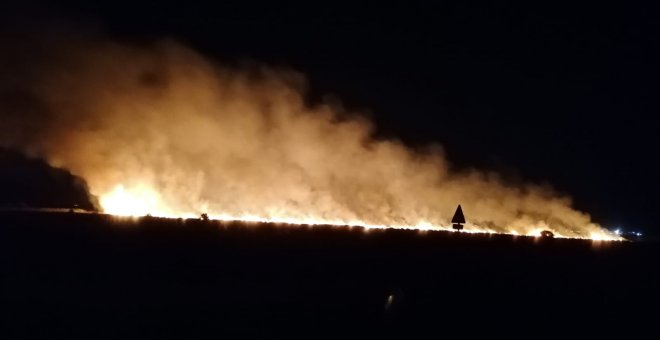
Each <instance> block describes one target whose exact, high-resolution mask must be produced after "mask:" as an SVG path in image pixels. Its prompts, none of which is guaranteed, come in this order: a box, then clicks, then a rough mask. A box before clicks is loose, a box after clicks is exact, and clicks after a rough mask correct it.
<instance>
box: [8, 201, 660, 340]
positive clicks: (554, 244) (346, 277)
mask: <svg viewBox="0 0 660 340" xmlns="http://www.w3.org/2000/svg"><path fill="white" fill-rule="evenodd" d="M653 246H654V245H653V244H644V243H630V242H616V243H592V242H590V241H576V240H558V239H554V240H552V239H551V240H539V239H533V238H527V237H518V238H513V237H509V236H496V235H491V236H488V235H465V234H455V233H443V232H432V233H418V232H413V231H397V230H372V231H369V232H365V231H363V230H362V229H360V228H353V229H348V228H336V227H284V226H276V225H267V224H242V223H224V224H220V223H214V222H210V223H204V222H202V221H197V220H195V221H192V220H191V221H181V220H162V219H154V218H143V219H141V220H139V221H132V220H116V219H114V218H112V217H108V216H103V215H93V214H89V215H88V214H66V213H24V212H23V213H8V212H5V213H0V255H1V258H0V270H1V271H0V278H1V281H0V284H1V285H0V288H1V291H0V308H1V310H2V314H3V316H2V320H0V325H1V327H2V328H1V329H0V330H1V334H0V339H14V338H26V339H35V338H38V339H54V338H60V339H71V338H84V339H95V338H111V339H126V338H138V339H146V338H152V339H166V338H175V339H195V338H215V339H222V338H236V339H238V338H279V337H282V338H292V337H296V338H307V339H315V338H339V339H346V338H358V337H360V338H367V339H374V338H383V337H391V338H403V339H405V338H428V339H439V338H452V339H453V338H456V335H463V336H464V337H468V338H470V337H475V336H480V335H485V336H492V337H496V336H497V338H499V336H502V335H504V336H507V337H508V336H512V337H524V338H538V337H542V336H544V335H546V336H547V335H558V336H561V337H572V336H577V335H578V334H580V335H584V336H585V337H588V338H593V337H595V336H596V335H600V334H605V335H612V334H623V335H626V334H625V333H627V332H633V333H636V332H641V331H642V330H643V331H646V332H649V331H653V330H654V329H655V328H656V324H655V323H656V322H658V321H657V318H658V316H659V315H660V314H659V311H660V307H659V306H660V305H659V304H658V302H659V301H660V300H659V299H658V295H659V293H658V289H659V288H660V271H659V268H658V264H659V263H658V261H657V260H658V259H659V254H660V252H658V251H656V250H655V249H654V247H653ZM388 297H389V298H388ZM388 300H389V303H388ZM631 334H632V333H630V334H627V337H629V336H630V335H631ZM638 334H639V333H638ZM653 337H654V336H652V337H651V338H653Z"/></svg>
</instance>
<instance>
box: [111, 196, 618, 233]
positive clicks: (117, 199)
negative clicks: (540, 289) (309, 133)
mask: <svg viewBox="0 0 660 340" xmlns="http://www.w3.org/2000/svg"><path fill="white" fill-rule="evenodd" d="M100 204H101V207H102V208H103V211H104V212H105V213H108V214H111V215H117V216H134V217H137V216H146V215H151V216H157V217H169V218H177V217H182V218H192V217H196V216H198V214H195V213H192V212H179V211H175V210H173V209H170V208H169V207H167V205H166V204H165V203H164V202H163V200H162V199H161V197H160V195H159V193H158V192H157V191H156V190H154V189H152V188H150V187H149V186H146V185H138V186H135V187H131V188H128V189H127V188H125V187H124V185H121V184H120V185H117V186H115V187H114V189H113V190H111V191H110V192H108V193H106V194H104V195H101V198H100ZM278 211H279V212H280V213H279V214H276V215H273V213H272V212H271V213H269V214H268V216H261V215H258V214H249V213H246V214H240V215H232V214H226V213H222V212H213V211H211V212H209V213H208V215H209V217H210V218H211V219H213V220H220V221H244V222H259V223H282V224H291V225H335V226H356V227H364V228H367V229H385V228H393V229H410V230H423V231H434V230H435V231H441V230H444V231H452V230H453V229H451V227H450V226H440V225H434V224H432V223H430V222H427V221H422V222H419V223H417V224H414V225H384V224H369V223H365V222H364V221H359V220H349V221H344V220H332V219H322V218H314V217H311V216H304V217H294V216H287V214H286V213H285V212H283V210H281V209H280V210H278ZM543 230H544V229H543V228H535V229H533V230H532V231H530V232H527V233H524V234H523V233H520V232H518V231H517V230H515V229H511V230H508V231H506V232H497V231H494V230H492V229H488V228H482V227H480V226H477V225H474V224H468V225H467V227H466V229H464V230H463V232H466V233H487V234H495V233H500V234H509V235H514V236H518V235H524V236H533V237H541V232H542V231H543ZM555 236H556V237H559V238H576V237H571V236H566V235H562V234H560V233H556V232H555ZM577 238H586V239H592V240H597V241H615V240H622V238H621V237H618V236H616V235H610V234H607V233H605V232H592V233H590V236H589V237H577Z"/></svg>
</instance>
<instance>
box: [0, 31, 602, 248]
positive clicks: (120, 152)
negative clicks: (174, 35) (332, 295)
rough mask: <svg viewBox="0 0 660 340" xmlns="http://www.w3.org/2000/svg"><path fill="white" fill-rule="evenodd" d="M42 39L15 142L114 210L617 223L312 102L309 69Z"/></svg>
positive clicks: (575, 233)
mask: <svg viewBox="0 0 660 340" xmlns="http://www.w3.org/2000/svg"><path fill="white" fill-rule="evenodd" d="M44 50H46V52H44ZM24 52H25V51H22V52H21V53H24ZM40 52H41V54H39V55H37V56H36V57H33V60H29V59H31V58H27V59H28V60H27V61H21V62H19V63H18V64H20V65H21V66H22V67H23V68H20V67H19V68H17V69H16V70H14V71H12V72H11V75H10V76H9V77H8V78H7V79H5V80H3V81H2V84H1V85H0V86H1V87H0V90H1V91H2V92H1V93H2V94H1V95H0V109H1V114H0V124H1V126H2V128H1V129H2V131H1V132H2V136H1V137H0V145H1V146H6V147H12V148H15V149H20V150H23V151H24V152H27V153H30V154H33V155H39V156H43V157H45V158H46V159H47V160H48V161H49V162H50V163H51V164H53V165H55V166H61V167H65V168H67V169H70V170H71V171H72V172H73V173H75V174H77V175H79V176H82V177H83V178H85V179H86V180H87V182H88V184H89V187H90V191H91V193H92V194H94V195H96V196H97V197H98V198H99V201H100V203H101V205H102V207H103V209H105V210H106V211H107V212H110V213H117V214H128V215H141V214H147V213H149V214H152V215H163V216H199V215H200V214H201V213H208V214H209V215H210V216H211V217H212V218H213V217H215V218H223V219H234V218H239V219H252V220H276V221H289V222H308V223H334V224H359V225H377V226H412V227H419V228H426V229H433V228H440V227H442V228H445V227H447V226H449V219H450V218H451V216H452V214H453V212H454V209H455V208H456V206H457V204H459V203H460V204H462V206H463V208H464V209H465V212H466V217H467V219H468V224H467V225H466V230H467V231H489V232H506V233H513V234H521V235H522V234H538V233H539V232H540V231H541V230H546V229H547V230H551V231H552V232H554V233H555V235H558V236H565V237H584V238H614V237H615V236H614V235H611V234H610V233H609V232H607V231H606V230H604V229H602V228H601V227H600V226H598V225H596V224H594V223H592V222H591V220H590V217H589V216H588V215H587V214H585V213H582V212H579V211H577V210H575V209H573V208H571V202H570V199H569V198H566V197H560V196H557V195H556V194H554V193H553V192H551V191H550V190H548V189H546V188H542V187H539V186H533V185H527V186H510V185H506V184H505V183H503V182H502V181H501V180H500V179H499V178H498V177H497V176H496V175H495V174H492V173H486V172H479V171H474V170H472V171H466V172H455V171H450V169H449V167H448V164H447V161H446V160H445V159H444V157H443V155H442V153H441V152H440V151H439V148H435V150H433V149H431V148H430V149H429V151H426V152H418V151H415V152H413V151H411V150H410V149H408V148H406V147H405V146H404V145H403V144H402V143H401V142H398V141H392V140H388V141H385V140H376V139H374V138H373V137H372V133H371V132H372V127H371V125H370V123H369V122H368V121H366V120H365V119H362V118H359V116H357V115H355V114H351V113H348V112H345V111H343V110H342V109H340V108H337V107H336V106H335V107H333V106H331V105H326V104H313V105H312V104H309V103H307V102H306V100H305V81H304V78H303V77H302V76H301V75H300V74H297V73H295V72H291V71H285V70H276V69H271V68H265V67H248V68H243V69H232V68H227V67H222V66H218V65H216V64H214V63H212V62H210V61H209V60H207V59H205V58H203V57H202V56H200V55H199V54H197V53H195V52H194V51H191V50H190V49H188V48H186V47H183V46H181V45H180V44H177V43H174V42H171V41H161V42H158V43H154V44H151V45H148V46H145V45H140V46H136V45H127V44H117V43H112V42H93V43H92V42H89V41H87V42H76V43H70V42H69V43H62V42H58V44H57V45H48V46H47V48H43V46H42V49H41V50H40ZM23 55H26V54H25V53H24V54H23ZM10 61H11V60H10ZM13 62H14V64H12V62H9V61H7V60H4V61H3V64H2V65H1V66H2V67H10V66H9V65H15V64H16V60H14V61H13ZM26 65H27V67H25V66H26Z"/></svg>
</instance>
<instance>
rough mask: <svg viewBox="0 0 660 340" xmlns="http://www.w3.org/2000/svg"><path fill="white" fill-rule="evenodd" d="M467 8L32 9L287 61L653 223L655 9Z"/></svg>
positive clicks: (407, 121) (107, 4) (512, 168)
mask: <svg viewBox="0 0 660 340" xmlns="http://www.w3.org/2000/svg"><path fill="white" fill-rule="evenodd" d="M311 3H313V4H311ZM428 3H431V2H428ZM465 3H466V2H463V1H457V2H437V3H435V2H434V4H425V5H417V4H413V3H411V2H403V3H401V4H399V5H395V6H390V5H383V4H377V5H375V4H372V5H357V4H351V5H343V4H340V3H338V2H325V1H321V2H309V3H308V4H306V5H302V4H284V3H281V2H275V3H274V4H271V5H267V6H264V5H263V4H259V3H249V2H247V1H243V2H240V4H231V3H230V2H224V1H215V2H213V3H211V4H194V3H192V2H180V3H179V4H170V3H168V2H162V1H151V2H138V1H124V0H115V1H105V0H99V1H68V2H67V1H65V2H59V3H52V2H51V3H39V4H36V5H34V6H35V8H39V9H40V10H43V11H45V12H49V13H54V14H57V13H59V15H63V17H65V18H66V17H69V18H73V19H72V20H74V21H75V20H81V21H85V22H87V23H93V24H94V25H97V26H98V27H100V28H101V30H103V31H104V32H105V33H106V34H110V35H112V36H116V37H119V38H122V39H151V38H158V37H162V36H168V37H173V38H176V39H178V40H181V41H183V42H184V43H187V44H189V45H192V46H193V47H194V48H196V49H198V50H200V51H202V52H203V53H205V54H207V55H210V56H212V57H214V58H217V59H220V60H225V61H230V62H232V61H238V60H244V59H252V60H257V61H260V62H265V63H268V64H274V65H280V66H287V67H291V68H294V69H296V70H299V71H301V72H303V73H305V74H306V75H307V76H308V78H309V80H310V84H311V87H312V91H313V95H314V96H320V95H322V94H324V93H332V94H335V95H337V96H338V97H339V98H341V99H342V100H343V101H344V102H345V104H346V105H347V107H349V108H353V109H358V110H362V109H368V110H369V111H370V112H371V114H372V118H373V119H374V120H375V122H376V125H377V126H378V133H379V134H380V135H382V136H385V137H396V138H400V139H402V140H403V141H405V142H406V143H407V144H409V145H412V146H417V145H424V144H427V143H430V142H434V141H435V142H439V143H441V144H442V145H443V146H445V148H446V151H447V154H448V157H449V159H450V160H451V161H452V162H454V163H455V164H456V166H457V167H467V166H474V167H478V168H484V169H493V170H497V171H500V172H502V173H504V174H505V175H506V176H507V177H509V178H512V179H516V178H523V179H525V180H530V181H534V182H540V183H544V182H547V183H551V184H552V186H554V187H555V188H556V189H557V190H559V191H560V192H563V193H567V194H570V195H571V196H572V197H573V198H574V199H575V205H576V207H577V208H579V209H581V210H585V211H587V212H590V213H591V214H592V216H593V217H594V219H595V220H596V221H597V222H599V223H602V224H603V225H605V226H606V227H612V226H619V225H620V226H623V227H624V228H638V229H642V230H644V231H647V232H649V231H653V228H658V223H657V220H656V207H657V206H658V203H660V199H659V198H658V190H659V189H660V186H659V185H658V184H657V173H658V166H657V164H656V163H657V161H656V157H657V152H656V145H657V144H658V143H657V142H656V141H657V139H658V137H657V133H656V130H657V127H656V123H655V119H654V118H655V114H656V113H658V112H659V110H658V109H660V105H659V102H658V97H657V91H656V89H657V86H656V82H657V79H658V77H657V76H658V72H657V71H658V61H659V60H660V59H659V57H660V53H659V52H660V51H659V47H658V43H657V41H658V37H659V35H658V32H660V30H659V29H658V22H659V21H657V15H656V14H655V13H657V12H656V11H655V10H654V8H644V7H634V6H633V5H629V4H625V3H621V4H616V5H610V4H599V5H597V6H594V5H584V6H580V5H575V4H573V5H571V6H560V5H556V4H550V5H540V4H536V2H522V3H519V4H518V3H511V2H504V1H497V2H493V3H491V4H481V5H474V4H473V5H468V4H465ZM65 20H68V19H65Z"/></svg>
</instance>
